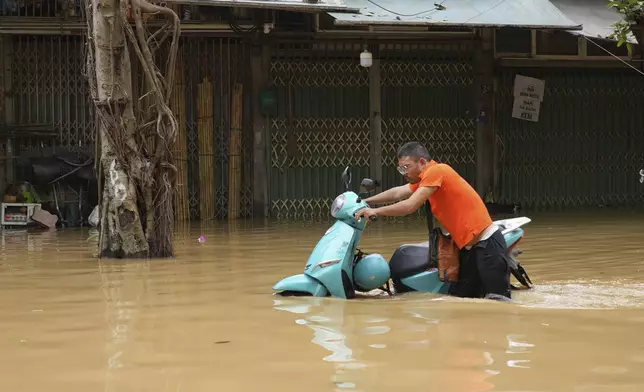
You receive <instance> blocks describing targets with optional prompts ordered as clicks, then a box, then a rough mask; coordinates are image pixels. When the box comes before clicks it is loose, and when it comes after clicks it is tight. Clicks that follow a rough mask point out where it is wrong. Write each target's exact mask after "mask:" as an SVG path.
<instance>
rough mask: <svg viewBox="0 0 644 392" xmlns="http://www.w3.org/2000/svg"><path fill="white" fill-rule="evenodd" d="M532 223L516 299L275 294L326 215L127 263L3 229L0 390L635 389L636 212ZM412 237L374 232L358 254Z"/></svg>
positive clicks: (642, 379) (220, 231) (416, 232)
mask: <svg viewBox="0 0 644 392" xmlns="http://www.w3.org/2000/svg"><path fill="white" fill-rule="evenodd" d="M533 219H534V220H533V223H531V224H530V225H528V226H527V227H526V237H525V239H524V241H522V243H521V245H522V249H523V250H524V251H525V253H524V254H523V256H522V257H521V260H522V263H523V264H524V265H525V266H526V268H527V269H528V271H529V273H530V275H531V277H532V280H533V281H534V282H535V283H536V285H537V287H536V288H535V289H534V290H530V291H522V292H518V293H516V295H515V299H516V300H517V303H515V304H508V303H496V302H491V301H483V300H462V299H455V298H447V297H439V296H435V295H426V294H418V293H415V294H407V295H404V296H399V297H393V298H391V297H373V298H363V299H359V300H355V301H343V300H338V299H327V298H325V299H320V298H281V297H278V296H273V295H272V292H271V286H272V285H273V284H274V283H275V282H277V281H278V280H279V279H281V278H283V277H285V276H287V275H292V274H295V273H300V272H301V270H302V268H303V266H304V262H305V260H306V258H307V256H308V253H309V252H310V251H311V249H312V248H313V246H314V245H315V242H316V241H317V240H318V239H319V237H320V235H321V234H322V233H324V231H325V230H326V228H327V227H328V223H324V224H319V223H306V224H305V223H292V224H271V225H268V226H264V225H253V224H252V223H248V222H239V223H235V224H232V225H229V224H222V225H213V226H207V227H206V226H204V227H201V226H198V225H197V226H192V227H185V228H179V229H178V230H177V232H178V235H177V247H176V249H177V253H178V254H177V257H176V258H174V259H169V260H152V261H128V262H123V261H108V260H97V259H95V258H92V257H91V254H92V252H93V250H94V249H93V240H89V241H88V240H87V238H88V236H89V233H88V231H86V230H66V231H63V232H28V231H26V230H11V231H9V230H5V231H4V232H2V235H1V236H0V241H1V242H0V243H1V248H0V285H1V287H2V295H1V296H0V309H1V310H2V312H1V313H0V315H1V316H0V317H1V319H0V323H2V326H3V334H2V337H1V338H0V339H1V340H0V350H1V352H2V356H0V361H1V362H0V366H2V369H3V370H4V373H3V377H1V378H0V390H2V391H18V390H19V391H42V390H51V389H64V390H65V391H94V390H103V391H130V390H132V391H155V392H159V391H212V390H213V389H215V388H216V389H222V390H231V391H247V390H248V391H254V390H271V391H272V390H275V391H301V390H302V389H306V390H310V391H347V390H349V391H390V390H410V391H427V390H445V391H468V392H469V391H492V390H495V391H550V390H562V391H600V390H606V391H631V390H632V391H640V390H642V389H644V374H642V373H641V372H640V371H639V370H640V369H641V368H642V366H644V354H642V353H643V352H644V341H642V339H640V338H639V337H638V336H639V335H640V334H641V330H642V328H643V327H644V316H642V314H641V308H642V307H644V268H643V265H644V251H643V250H642V246H641V243H642V238H644V225H643V224H642V222H643V221H644V215H642V214H635V213H633V214H627V215H625V214H612V213H610V211H602V212H601V213H593V214H591V215H581V214H565V215H561V216H557V215H551V216H548V215H537V216H533ZM202 235H203V236H204V238H205V241H204V242H201V243H200V242H199V241H198V238H199V237H200V236H202ZM425 236H426V233H425V231H424V222H422V221H406V222H401V223H395V224H394V223H388V222H376V223H374V224H373V225H371V227H370V228H369V229H368V232H367V233H366V235H365V238H364V241H363V243H362V244H361V248H363V249H364V250H367V251H375V252H381V253H382V254H383V255H385V256H386V257H388V256H390V255H391V254H392V252H393V250H394V249H395V247H396V246H398V245H399V244H400V243H403V242H414V241H423V240H425Z"/></svg>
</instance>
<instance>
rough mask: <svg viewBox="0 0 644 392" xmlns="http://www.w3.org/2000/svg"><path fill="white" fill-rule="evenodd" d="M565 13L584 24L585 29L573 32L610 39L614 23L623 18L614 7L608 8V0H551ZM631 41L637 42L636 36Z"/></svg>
mask: <svg viewBox="0 0 644 392" xmlns="http://www.w3.org/2000/svg"><path fill="white" fill-rule="evenodd" d="M550 1H552V3H553V4H554V5H555V6H556V7H557V8H559V9H560V10H561V11H562V12H563V13H564V14H566V15H567V16H568V17H569V18H571V19H572V20H574V21H575V22H577V23H579V24H581V25H583V30H579V31H571V32H572V33H576V34H580V35H584V36H586V37H595V38H603V39H608V38H607V37H608V36H609V35H610V34H611V33H612V32H613V27H612V25H613V24H614V23H616V22H619V21H620V20H621V19H622V15H620V14H618V13H617V12H616V11H615V10H614V9H613V8H608V7H607V6H606V5H607V4H608V1H607V0H550ZM629 41H630V42H631V43H636V42H637V41H636V40H635V37H633V36H632V35H631V36H630V39H629Z"/></svg>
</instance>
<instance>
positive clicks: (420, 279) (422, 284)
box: [400, 269, 449, 294]
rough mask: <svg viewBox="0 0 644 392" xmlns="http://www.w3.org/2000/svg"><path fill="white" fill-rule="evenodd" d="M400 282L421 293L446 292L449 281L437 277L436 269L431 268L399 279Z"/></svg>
mask: <svg viewBox="0 0 644 392" xmlns="http://www.w3.org/2000/svg"><path fill="white" fill-rule="evenodd" d="M400 281H401V283H402V284H404V285H405V286H407V287H409V288H410V289H412V290H415V291H418V292H421V293H438V294H447V293H448V290H449V283H446V282H442V281H441V280H440V279H439V278H438V270H437V269H432V270H429V271H424V272H421V273H419V274H416V275H413V276H410V277H408V278H404V279H401V280H400Z"/></svg>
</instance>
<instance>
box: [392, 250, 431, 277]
mask: <svg viewBox="0 0 644 392" xmlns="http://www.w3.org/2000/svg"><path fill="white" fill-rule="evenodd" d="M430 268H431V266H430V262H429V242H422V243H419V244H404V245H400V246H399V247H398V249H396V251H395V252H394V254H393V255H392V256H391V260H389V270H390V271H391V278H392V279H394V280H397V279H403V278H407V277H410V276H413V275H416V274H418V273H421V272H423V271H427V270H429V269H430Z"/></svg>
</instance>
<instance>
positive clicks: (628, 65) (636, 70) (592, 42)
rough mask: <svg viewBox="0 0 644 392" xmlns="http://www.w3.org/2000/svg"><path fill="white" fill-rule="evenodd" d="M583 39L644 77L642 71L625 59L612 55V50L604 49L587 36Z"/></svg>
mask: <svg viewBox="0 0 644 392" xmlns="http://www.w3.org/2000/svg"><path fill="white" fill-rule="evenodd" d="M582 37H583V38H584V39H585V40H586V41H588V42H590V43H591V44H593V45H595V46H597V47H598V48H599V49H601V50H603V51H604V52H606V53H608V54H609V55H611V56H612V57H614V58H616V59H617V60H619V61H621V62H622V63H624V64H625V65H626V66H627V67H629V68H631V69H632V70H634V71H635V72H637V73H639V74H640V75H643V76H644V72H642V71H641V70H639V69H637V68H635V67H633V66H632V65H631V64H629V63H627V62H626V61H624V59H622V58H620V57H619V56H617V55H615V54H614V53H611V51H610V50H608V49H606V48H604V47H603V46H601V45H600V44H598V43H597V42H595V41H593V40H592V39H590V38H588V37H586V36H585V35H582Z"/></svg>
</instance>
